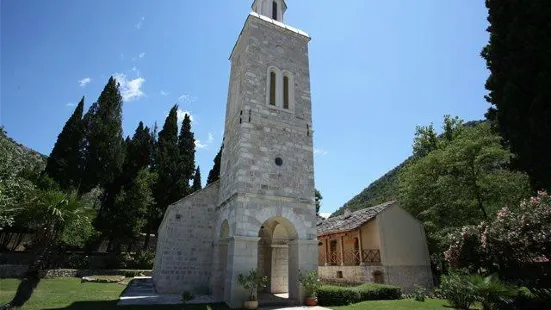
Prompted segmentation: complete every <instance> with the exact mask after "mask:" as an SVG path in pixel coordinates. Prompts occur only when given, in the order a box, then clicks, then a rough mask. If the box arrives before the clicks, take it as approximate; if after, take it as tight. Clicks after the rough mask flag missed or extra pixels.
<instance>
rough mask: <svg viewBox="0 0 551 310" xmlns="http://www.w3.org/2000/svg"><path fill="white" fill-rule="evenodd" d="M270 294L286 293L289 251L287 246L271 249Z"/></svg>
mask: <svg viewBox="0 0 551 310" xmlns="http://www.w3.org/2000/svg"><path fill="white" fill-rule="evenodd" d="M271 250H272V263H271V267H272V278H271V280H272V281H271V285H270V288H271V292H272V293H287V292H289V291H288V281H289V260H288V257H289V251H288V249H287V246H281V247H272V248H271Z"/></svg>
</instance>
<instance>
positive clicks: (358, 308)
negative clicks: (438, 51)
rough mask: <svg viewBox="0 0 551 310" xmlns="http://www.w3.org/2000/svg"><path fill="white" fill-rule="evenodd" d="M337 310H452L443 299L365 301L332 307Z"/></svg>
mask: <svg viewBox="0 0 551 310" xmlns="http://www.w3.org/2000/svg"><path fill="white" fill-rule="evenodd" d="M331 309H335V310H364V309H369V310H406V309H407V310H410V309H411V310H416V309H419V310H421V309H422V310H436V309H439V310H442V309H446V310H451V309H453V308H451V307H450V306H449V305H448V302H447V301H445V300H441V299H427V300H426V301H425V302H419V301H415V300H413V299H402V300H377V301H364V302H360V303H357V304H353V305H349V306H341V307H331Z"/></svg>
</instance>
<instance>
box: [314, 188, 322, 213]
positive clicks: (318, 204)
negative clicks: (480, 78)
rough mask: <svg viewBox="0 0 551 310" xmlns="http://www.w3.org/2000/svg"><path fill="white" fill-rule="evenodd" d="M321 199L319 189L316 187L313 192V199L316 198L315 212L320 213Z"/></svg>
mask: <svg viewBox="0 0 551 310" xmlns="http://www.w3.org/2000/svg"><path fill="white" fill-rule="evenodd" d="M322 199H323V196H322V195H321V193H320V191H318V190H317V189H316V192H315V200H316V214H319V213H320V208H321V200H322Z"/></svg>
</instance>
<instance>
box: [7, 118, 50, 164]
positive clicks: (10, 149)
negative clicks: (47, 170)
mask: <svg viewBox="0 0 551 310" xmlns="http://www.w3.org/2000/svg"><path fill="white" fill-rule="evenodd" d="M0 145H1V146H2V147H1V148H0V151H2V152H7V153H8V154H2V155H3V156H9V157H10V158H13V159H14V160H15V161H16V162H18V163H22V165H23V166H24V167H27V168H30V167H37V168H39V169H40V170H42V169H43V168H44V166H45V165H46V159H47V158H48V157H47V156H45V155H43V154H40V153H39V152H37V151H35V150H33V149H30V148H28V147H26V146H24V145H23V144H21V143H18V142H17V141H15V140H13V139H12V138H10V137H9V136H8V135H7V134H6V132H5V131H4V129H3V128H2V127H0ZM3 156H2V158H4V157H3Z"/></svg>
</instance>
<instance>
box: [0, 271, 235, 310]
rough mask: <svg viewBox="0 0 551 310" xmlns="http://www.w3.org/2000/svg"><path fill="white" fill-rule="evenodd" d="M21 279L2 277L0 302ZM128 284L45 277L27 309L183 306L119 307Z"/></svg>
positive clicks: (197, 309)
mask: <svg viewBox="0 0 551 310" xmlns="http://www.w3.org/2000/svg"><path fill="white" fill-rule="evenodd" d="M18 285H19V280H17V279H0V305H3V304H5V303H7V302H8V301H10V300H11V298H12V297H13V295H14V294H15V291H16V290H17V286H18ZM125 288H126V286H125V285H121V284H118V283H80V279H78V278H58V279H51V280H42V281H40V284H39V285H38V287H37V289H36V290H35V291H34V293H33V296H32V297H31V299H30V300H29V301H28V302H27V303H26V304H25V306H24V307H23V309H25V310H38V309H47V310H53V309H75V310H76V309H90V310H92V309H98V310H104V309H107V310H108V309H118V310H121V309H122V310H134V309H159V310H160V309H163V310H165V309H166V310H171V309H178V310H181V309H182V305H173V306H155V307H152V306H145V307H135V306H125V307H117V302H118V299H119V295H120V294H121V293H122V291H123V290H124V289H125ZM206 309H207V306H206V305H187V306H186V310H206ZM212 309H213V310H218V309H227V308H226V307H225V306H222V305H213V306H212Z"/></svg>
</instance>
